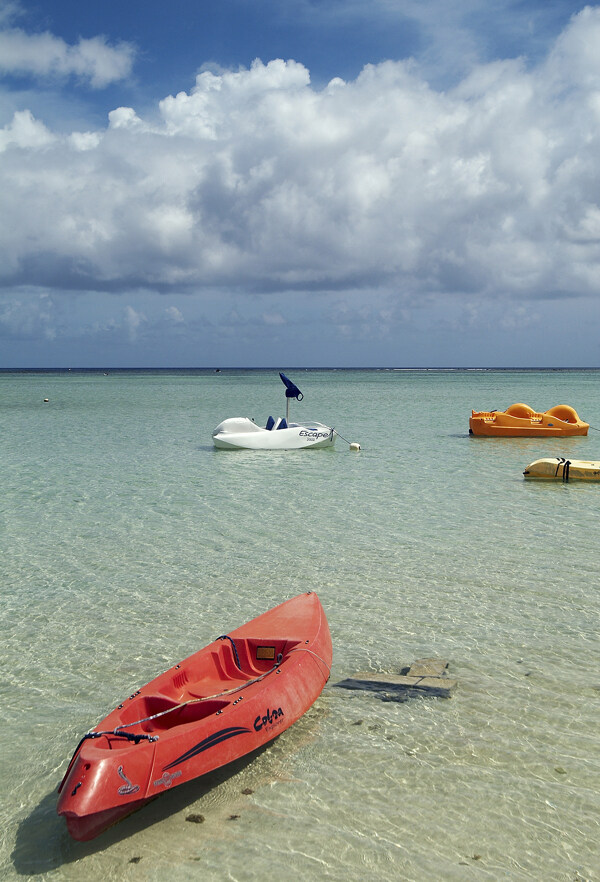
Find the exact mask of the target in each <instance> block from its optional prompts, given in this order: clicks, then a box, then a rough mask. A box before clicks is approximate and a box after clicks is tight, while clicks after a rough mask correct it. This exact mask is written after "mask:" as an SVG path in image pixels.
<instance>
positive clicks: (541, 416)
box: [469, 404, 590, 438]
mask: <svg viewBox="0 0 600 882" xmlns="http://www.w3.org/2000/svg"><path fill="white" fill-rule="evenodd" d="M589 427H590V426H589V423H584V422H583V420H582V419H580V418H579V415H578V414H577V411H576V410H575V409H574V408H572V407H569V405H568V404H557V405H556V407H551V408H550V410H546V411H544V413H536V412H535V411H534V409H533V408H532V407H529V405H528V404H511V406H510V407H507V408H506V410H492V411H484V410H482V411H475V410H473V411H471V418H470V419H469V434H470V435H488V436H492V437H496V438H518V437H541V438H554V437H565V436H568V435H587V433H588V429H589Z"/></svg>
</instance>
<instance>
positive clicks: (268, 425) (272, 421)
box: [265, 416, 275, 431]
mask: <svg viewBox="0 0 600 882" xmlns="http://www.w3.org/2000/svg"><path fill="white" fill-rule="evenodd" d="M274 425H275V420H274V419H273V417H272V416H270V417H269V419H268V420H267V425H266V426H265V429H268V430H269V431H271V429H272V428H273V426H274Z"/></svg>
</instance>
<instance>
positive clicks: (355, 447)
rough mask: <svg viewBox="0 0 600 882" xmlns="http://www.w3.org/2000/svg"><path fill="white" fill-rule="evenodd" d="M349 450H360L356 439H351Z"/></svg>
mask: <svg viewBox="0 0 600 882" xmlns="http://www.w3.org/2000/svg"><path fill="white" fill-rule="evenodd" d="M350 450H360V444H358V443H357V442H356V441H353V442H352V444H351V445H350Z"/></svg>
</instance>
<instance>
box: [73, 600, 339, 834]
mask: <svg viewBox="0 0 600 882" xmlns="http://www.w3.org/2000/svg"><path fill="white" fill-rule="evenodd" d="M331 653H332V650H331V636H330V633H329V625H328V624H327V619H326V617H325V613H324V611H323V607H322V606H321V602H320V601H319V599H318V597H317V595H316V594H313V593H312V592H309V593H308V594H301V595H299V596H298V597H294V598H292V599H291V600H288V601H286V602H285V603H282V604H280V605H279V606H276V607H274V609H272V610H270V611H269V612H266V613H263V615H261V616H258V618H256V619H253V620H252V621H251V622H248V623H247V624H246V625H243V626H242V627H240V628H237V629H236V630H235V631H231V632H230V633H229V634H227V635H224V636H222V637H219V638H218V639H217V640H215V641H214V643H211V644H210V645H209V646H207V647H205V648H204V649H201V650H200V651H199V652H197V653H195V654H194V655H191V656H190V657H189V658H187V659H185V660H184V661H182V662H180V663H179V664H177V665H175V666H174V667H173V668H170V669H169V670H168V671H166V672H165V673H164V674H161V675H160V676H159V677H157V678H156V679H155V680H152V681H151V682H150V683H148V684H147V685H146V686H144V687H142V689H139V690H138V691H136V692H135V693H134V694H133V695H130V696H129V697H128V698H127V699H125V700H124V701H123V702H122V703H121V704H119V706H118V707H117V708H116V709H115V710H113V711H112V712H111V713H110V714H108V716H107V717H105V718H104V719H103V720H102V721H101V722H100V723H99V724H98V725H97V726H96V728H95V729H93V730H92V731H90V732H88V733H87V734H86V735H84V736H83V738H82V739H81V741H80V743H79V745H78V747H77V749H76V751H75V754H74V755H73V758H72V759H71V762H70V763H69V767H68V769H67V771H66V774H65V776H64V778H63V780H62V783H61V785H60V787H59V793H60V797H59V800H58V807H57V811H58V814H59V815H63V816H64V817H65V820H66V822H67V828H68V830H69V833H70V834H71V836H73V838H74V839H79V840H88V839H93V838H94V837H95V836H97V835H98V834H99V833H102V831H103V830H106V829H107V828H108V827H110V826H112V825H113V824H115V823H116V822H117V821H119V820H121V818H123V817H125V816H126V815H129V814H131V812H133V811H135V810H136V809H138V808H140V807H141V806H143V805H144V804H145V803H146V802H148V801H149V800H150V799H152V798H154V797H155V796H157V795H158V794H160V793H162V792H163V791H165V790H167V789H168V788H170V787H175V786H176V785H178V784H183V783H184V782H186V781H190V780H192V779H193V778H197V777H198V776H200V775H204V774H206V773H207V772H210V771H212V770H214V769H217V768H219V767H220V766H224V765H225V764H226V763H230V762H232V761H233V760H235V759H237V758H238V757H241V756H244V755H245V754H247V753H250V752H251V751H253V750H256V748H258V747H260V746H261V745H263V744H266V743H267V742H269V741H271V740H272V739H273V738H275V737H276V736H277V735H279V734H280V733H281V732H283V731H284V730H285V729H287V728H288V727H289V726H291V725H292V723H294V722H296V720H298V719H299V718H300V717H301V716H302V715H303V714H304V712H305V711H307V710H308V708H309V707H310V706H311V705H312V704H313V702H314V701H315V700H316V699H317V697H318V696H319V695H320V693H321V691H322V689H323V687H324V685H325V683H326V682H327V680H328V678H329V673H330V668H331Z"/></svg>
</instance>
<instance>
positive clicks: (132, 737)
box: [81, 727, 158, 744]
mask: <svg viewBox="0 0 600 882" xmlns="http://www.w3.org/2000/svg"><path fill="white" fill-rule="evenodd" d="M102 735H114V736H115V737H117V738H126V739H127V741H133V742H135V744H139V743H140V741H158V735H135V734H134V733H133V732H122V731H121V728H120V727H118V728H117V729H109V730H108V731H106V732H86V734H85V735H84V736H83V738H82V739H81V741H82V742H83V741H85V740H86V738H100V737H101V736H102Z"/></svg>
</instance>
